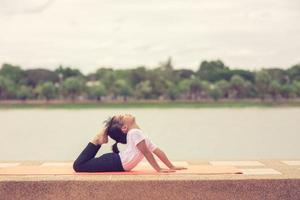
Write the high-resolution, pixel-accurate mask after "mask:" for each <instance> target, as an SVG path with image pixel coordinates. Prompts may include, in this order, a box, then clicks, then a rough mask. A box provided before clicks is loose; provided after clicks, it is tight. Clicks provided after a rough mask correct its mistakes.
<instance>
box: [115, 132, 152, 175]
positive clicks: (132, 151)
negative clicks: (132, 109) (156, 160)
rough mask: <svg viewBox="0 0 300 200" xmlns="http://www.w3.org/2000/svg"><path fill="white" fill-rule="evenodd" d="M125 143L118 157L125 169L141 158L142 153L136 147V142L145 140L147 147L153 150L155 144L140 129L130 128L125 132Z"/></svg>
mask: <svg viewBox="0 0 300 200" xmlns="http://www.w3.org/2000/svg"><path fill="white" fill-rule="evenodd" d="M126 138H127V145H126V148H125V150H124V151H122V152H120V153H119V155H120V158H121V162H122V165H123V168H124V170H125V171H130V170H131V169H132V168H134V167H135V166H136V165H137V164H138V163H139V162H140V161H141V160H142V159H143V158H144V155H143V154H142V152H141V151H140V150H139V149H138V148H137V146H136V145H137V144H138V143H139V142H141V141H142V140H145V142H146V146H147V147H148V149H149V150H150V151H151V152H153V151H154V150H155V149H156V148H157V146H156V145H155V144H153V143H152V142H151V141H150V140H149V138H148V137H147V136H145V135H143V132H142V130H141V129H137V128H134V129H130V130H129V131H128V133H127V136H126Z"/></svg>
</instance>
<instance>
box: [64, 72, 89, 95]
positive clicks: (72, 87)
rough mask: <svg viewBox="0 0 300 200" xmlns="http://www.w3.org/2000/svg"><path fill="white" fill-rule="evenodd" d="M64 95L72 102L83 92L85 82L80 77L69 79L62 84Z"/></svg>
mask: <svg viewBox="0 0 300 200" xmlns="http://www.w3.org/2000/svg"><path fill="white" fill-rule="evenodd" d="M63 89H64V93H65V94H66V95H67V96H68V97H70V98H71V99H72V100H73V101H74V100H75V99H76V97H77V96H79V95H81V94H82V93H83V92H84V91H85V80H84V79H83V78H81V77H69V78H67V79H66V80H65V81H64V83H63Z"/></svg>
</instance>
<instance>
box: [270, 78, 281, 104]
mask: <svg viewBox="0 0 300 200" xmlns="http://www.w3.org/2000/svg"><path fill="white" fill-rule="evenodd" d="M269 90H270V94H271V96H272V98H273V100H274V101H276V100H277V99H278V97H279V96H280V91H281V86H280V84H279V83H278V81H277V80H272V81H271V83H270V88H269Z"/></svg>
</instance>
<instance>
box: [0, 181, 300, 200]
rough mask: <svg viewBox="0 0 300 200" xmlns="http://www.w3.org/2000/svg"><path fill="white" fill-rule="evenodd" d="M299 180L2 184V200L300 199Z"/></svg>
mask: <svg viewBox="0 0 300 200" xmlns="http://www.w3.org/2000/svg"><path fill="white" fill-rule="evenodd" d="M299 197H300V179H278V180H270V179H268V180H262V179H259V180H187V181H185V180H176V181H175V180H169V181H167V180H161V181H153V180H147V181H105V180H102V181H2V182H0V199H1V200H15V199H18V200H36V199H43V200H48V199H49V200H50V199H55V200H61V199H70V200H77V199H78V200H81V199H97V200H101V199H141V200H142V199H172V200H176V199H178V200H179V199H180V200H182V199H207V200H215V199H260V200H261V199H264V200H265V199H281V200H282V199H287V200H299Z"/></svg>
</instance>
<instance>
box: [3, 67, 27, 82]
mask: <svg viewBox="0 0 300 200" xmlns="http://www.w3.org/2000/svg"><path fill="white" fill-rule="evenodd" d="M0 75H1V76H3V77H6V78H8V79H10V80H12V81H13V82H14V83H18V82H19V81H20V79H21V78H22V77H23V75H24V71H23V70H22V69H21V68H20V67H19V66H14V65H11V64H7V63H4V64H3V65H2V68H1V69H0Z"/></svg>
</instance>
